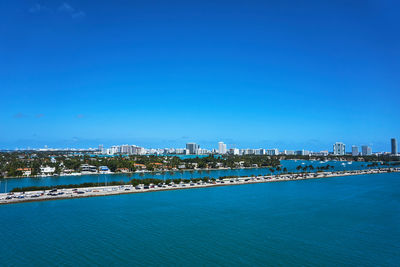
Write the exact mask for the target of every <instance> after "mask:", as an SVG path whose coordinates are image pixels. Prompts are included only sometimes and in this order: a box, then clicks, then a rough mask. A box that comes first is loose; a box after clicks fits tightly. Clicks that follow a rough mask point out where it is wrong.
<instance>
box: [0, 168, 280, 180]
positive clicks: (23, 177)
mask: <svg viewBox="0 0 400 267" xmlns="http://www.w3.org/2000/svg"><path fill="white" fill-rule="evenodd" d="M280 166H281V165H280ZM269 168H276V167H274V166H265V167H242V168H228V167H227V168H219V169H184V170H174V171H172V170H168V171H134V172H110V173H78V174H76V175H70V174H69V175H68V174H63V175H48V176H47V175H44V176H42V175H37V176H12V177H3V178H0V179H3V180H7V179H26V178H29V179H38V178H39V179H40V178H55V177H79V176H84V175H124V174H126V175H133V174H139V175H140V174H141V173H149V174H157V173H159V174H162V172H164V173H165V174H167V173H169V172H174V173H180V172H181V171H182V172H191V171H193V172H199V171H205V172H208V171H226V170H243V169H269Z"/></svg>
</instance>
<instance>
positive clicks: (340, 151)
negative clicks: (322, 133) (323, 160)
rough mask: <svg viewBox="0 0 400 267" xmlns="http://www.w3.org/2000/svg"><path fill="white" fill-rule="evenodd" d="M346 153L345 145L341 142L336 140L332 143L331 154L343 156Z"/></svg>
mask: <svg viewBox="0 0 400 267" xmlns="http://www.w3.org/2000/svg"><path fill="white" fill-rule="evenodd" d="M345 154H346V145H345V144H343V143H341V142H336V143H335V144H334V145H333V155H336V156H344V155H345Z"/></svg>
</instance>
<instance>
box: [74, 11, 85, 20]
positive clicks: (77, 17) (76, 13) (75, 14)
mask: <svg viewBox="0 0 400 267" xmlns="http://www.w3.org/2000/svg"><path fill="white" fill-rule="evenodd" d="M85 16H86V14H85V12H83V11H78V12H75V13H73V14H72V15H71V17H72V18H73V19H79V18H83V17H85Z"/></svg>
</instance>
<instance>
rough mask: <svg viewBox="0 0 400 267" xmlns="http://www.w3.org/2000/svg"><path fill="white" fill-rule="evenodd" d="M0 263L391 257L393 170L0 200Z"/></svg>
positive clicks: (396, 207) (251, 262)
mask: <svg viewBox="0 0 400 267" xmlns="http://www.w3.org/2000/svg"><path fill="white" fill-rule="evenodd" d="M0 218H1V220H0V241H1V242H0V255H1V257H0V258H1V259H0V260H1V263H0V265H1V266H28V265H29V266H45V265H51V266H122V265H124V266H127V265H132V266H160V265H162V266H399V263H400V174H399V173H390V174H375V175H360V176H349V177H337V178H326V179H313V180H302V181H290V182H275V183H264V184H248V185H237V186H226V187H214V188H201V189H190V190H177V191H164V192H152V193H144V194H129V195H117V196H107V197H95V198H82V199H69V200H57V201H47V202H32V203H20V204H12V205H2V206H0Z"/></svg>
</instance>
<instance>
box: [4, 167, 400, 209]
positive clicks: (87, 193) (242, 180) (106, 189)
mask: <svg viewBox="0 0 400 267" xmlns="http://www.w3.org/2000/svg"><path fill="white" fill-rule="evenodd" d="M389 172H400V168H380V169H367V170H352V171H340V172H317V173H296V174H279V175H267V176H253V177H239V178H226V179H222V180H216V181H210V182H202V181H200V182H190V183H183V182H181V183H179V184H174V183H170V184H157V185H153V184H150V185H138V186H136V187H134V186H132V185H129V184H127V185H119V186H101V187H86V188H68V189H52V190H41V191H29V192H28V191H27V192H16V193H2V194H0V205H1V204H13V203H21V202H33V201H48V200H59V199H72V198H84V197H98V196H110V195H119V194H134V193H146V192H156V191H168V190H179V189H192V188H205V187H216V186H228V185H243V184H254V183H269V182H280V181H295V180H305V179H321V178H330V177H343V176H352V175H365V174H378V173H389Z"/></svg>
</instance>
